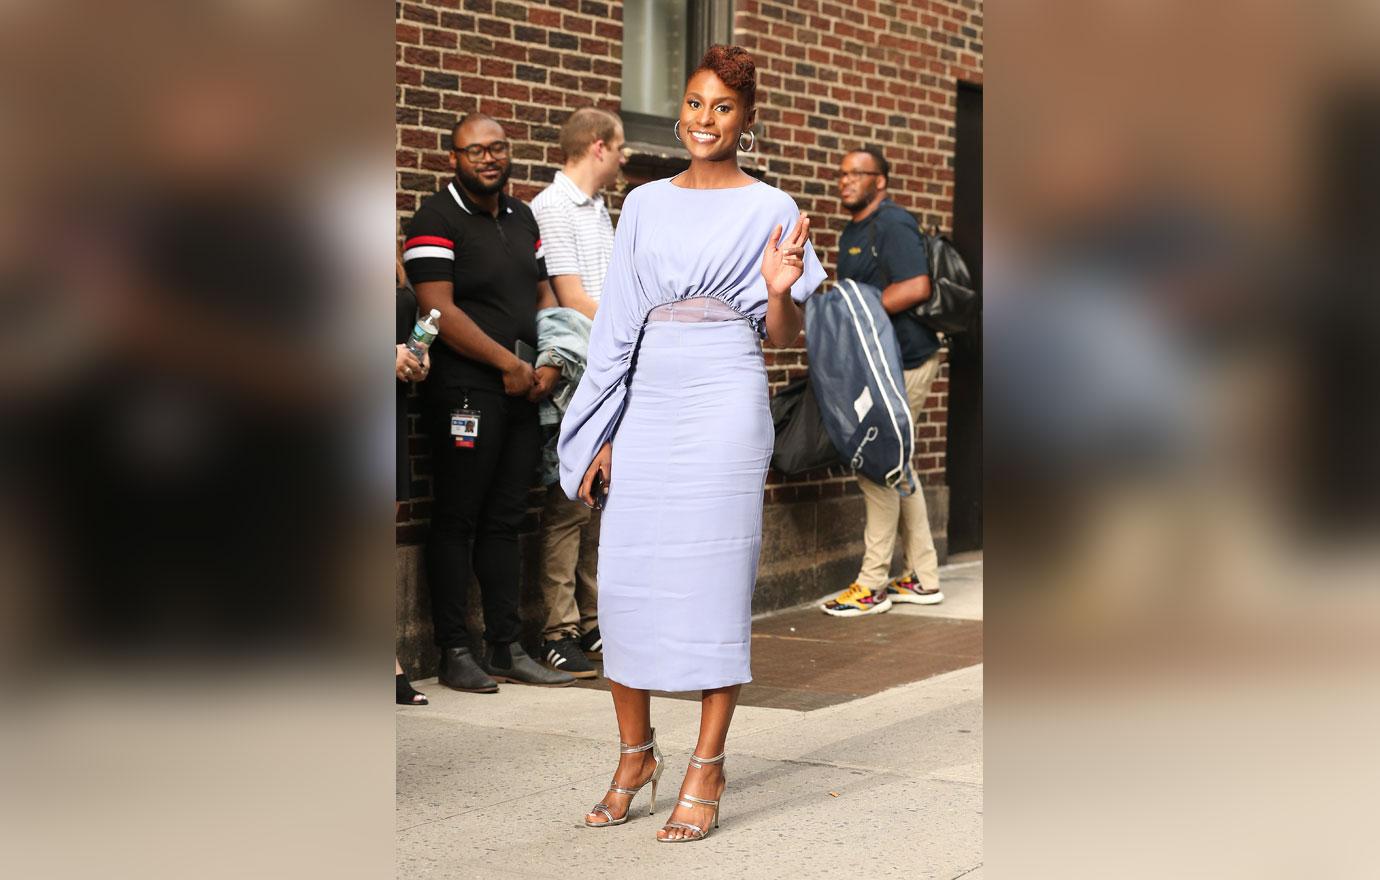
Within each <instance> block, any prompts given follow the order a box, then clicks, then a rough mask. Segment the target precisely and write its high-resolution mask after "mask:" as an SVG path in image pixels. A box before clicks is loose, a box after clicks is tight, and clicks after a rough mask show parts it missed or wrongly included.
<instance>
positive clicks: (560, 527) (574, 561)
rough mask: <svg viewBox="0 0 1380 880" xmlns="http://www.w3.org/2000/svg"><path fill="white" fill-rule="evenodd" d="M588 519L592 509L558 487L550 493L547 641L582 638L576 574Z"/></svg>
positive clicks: (544, 558) (545, 527)
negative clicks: (581, 542)
mask: <svg viewBox="0 0 1380 880" xmlns="http://www.w3.org/2000/svg"><path fill="white" fill-rule="evenodd" d="M589 518H590V509H589V508H588V507H585V505H584V504H583V503H582V502H579V501H571V500H570V499H569V498H567V497H565V490H564V489H562V488H561V487H560V486H559V485H556V486H552V487H551V488H550V490H548V491H547V494H546V504H545V505H544V506H543V508H542V514H541V563H542V564H541V592H542V598H543V599H544V600H545V601H546V609H547V610H546V627H545V629H544V630H543V632H542V638H543V639H544V640H546V641H555V640H557V639H560V638H563V637H565V638H576V637H578V636H579V635H580V610H579V607H578V606H577V599H576V590H577V577H578V574H577V572H578V568H579V565H580V537H581V535H580V533H581V530H582V528H583V527H584V525H585V523H587V522H589Z"/></svg>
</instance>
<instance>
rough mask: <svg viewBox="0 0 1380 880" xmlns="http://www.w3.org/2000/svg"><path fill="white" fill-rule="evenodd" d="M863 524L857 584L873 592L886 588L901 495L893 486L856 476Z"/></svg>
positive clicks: (894, 542) (898, 518)
mask: <svg viewBox="0 0 1380 880" xmlns="http://www.w3.org/2000/svg"><path fill="white" fill-rule="evenodd" d="M858 488H860V489H862V495H863V509H864V511H865V512H866V517H867V520H866V524H865V525H864V526H863V558H862V565H861V566H860V567H859V569H858V581H857V582H858V583H859V584H861V585H863V586H864V587H866V588H867V589H869V590H871V591H873V592H874V593H875V592H877V591H879V590H882V589H884V588H885V587H886V582H887V579H888V578H889V577H890V573H891V555H892V553H893V552H894V551H895V549H896V524H897V522H898V521H899V520H900V516H901V496H900V494H899V493H897V491H896V490H895V489H889V488H887V487H886V486H883V485H881V484H880V483H874V482H872V481H871V480H869V479H868V478H867V477H864V476H862V475H859V476H858Z"/></svg>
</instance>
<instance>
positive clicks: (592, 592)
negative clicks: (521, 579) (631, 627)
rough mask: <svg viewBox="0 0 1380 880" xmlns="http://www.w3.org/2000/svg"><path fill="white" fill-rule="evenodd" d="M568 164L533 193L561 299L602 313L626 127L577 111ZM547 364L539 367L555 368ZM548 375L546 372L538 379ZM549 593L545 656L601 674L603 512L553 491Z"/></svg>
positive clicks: (575, 670) (568, 125) (565, 133)
mask: <svg viewBox="0 0 1380 880" xmlns="http://www.w3.org/2000/svg"><path fill="white" fill-rule="evenodd" d="M561 149H562V150H563V151H564V152H565V167H564V168H562V169H561V170H560V171H557V172H556V178H555V180H554V181H552V183H551V185H550V186H548V187H547V188H546V189H545V190H543V191H542V192H541V193H540V194H539V195H538V196H537V197H536V198H535V199H533V200H532V212H533V213H534V214H535V215H536V218H537V224H538V225H539V226H540V228H541V240H542V250H543V252H544V253H545V254H546V271H547V273H548V274H549V275H550V276H551V286H552V287H554V288H555V291H556V298H557V299H558V300H560V304H561V305H562V306H565V307H567V308H572V309H575V310H576V311H579V312H580V313H582V314H583V315H585V316H586V317H588V318H593V317H594V312H595V310H596V309H597V308H598V305H599V294H600V292H601V291H602V290H603V287H604V274H605V272H607V271H608V266H609V260H610V259H612V257H613V222H612V221H611V220H610V219H609V212H608V208H606V207H605V205H604V199H603V197H602V196H601V195H600V194H599V193H600V190H603V189H606V188H608V187H611V186H613V185H614V183H615V182H617V180H618V170H619V168H621V167H622V166H623V164H624V162H626V161H627V160H626V158H625V157H624V156H623V126H622V124H621V123H620V122H619V121H618V117H616V116H614V115H613V114H612V113H609V112H607V111H604V110H599V109H597V108H594V107H585V108H583V109H580V110H576V111H575V112H574V113H572V114H571V115H570V118H569V119H567V120H566V122H565V125H564V126H563V127H562V129H561ZM554 369H555V368H554V367H542V368H540V369H539V370H538V372H539V373H540V372H541V371H542V370H552V371H554ZM543 378H549V377H541V376H538V380H539V381H541V380H542V379H543ZM541 547H542V576H541V577H542V593H543V594H544V597H545V599H546V607H547V611H548V613H547V620H546V628H545V632H544V635H543V638H544V640H545V643H544V644H543V645H542V651H541V653H542V659H543V660H544V661H545V662H546V664H547V665H548V666H550V667H552V668H553V669H559V670H560V671H562V672H568V673H570V674H571V675H573V676H575V677H576V678H594V677H596V676H597V675H598V672H597V671H596V670H595V668H594V666H593V665H591V664H590V662H589V657H590V656H595V657H597V656H600V654H601V650H600V649H601V648H602V644H601V641H600V636H599V618H598V612H597V608H596V604H597V600H598V585H597V582H596V580H595V570H596V560H595V555H596V551H597V548H598V519H597V517H596V516H595V515H594V513H593V511H591V510H590V509H589V508H587V507H585V505H584V504H583V503H582V502H579V501H571V500H570V499H569V498H567V497H565V493H564V492H563V491H561V487H560V485H559V484H557V485H553V486H551V487H550V489H549V490H548V494H547V498H546V507H545V509H544V510H543V511H542V539H541Z"/></svg>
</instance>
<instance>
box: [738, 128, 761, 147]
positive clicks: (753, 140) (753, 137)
mask: <svg viewBox="0 0 1380 880" xmlns="http://www.w3.org/2000/svg"><path fill="white" fill-rule="evenodd" d="M743 134H746V135H747V139H748V144H747V146H746V147H745V146H743V135H741V134H740V135H738V149H740V150H742V151H743V152H744V153H751V152H752V148H753V147H755V146H757V132H755V131H753V130H752V129H750V128H749V129H748V130H747V131H745V132H743Z"/></svg>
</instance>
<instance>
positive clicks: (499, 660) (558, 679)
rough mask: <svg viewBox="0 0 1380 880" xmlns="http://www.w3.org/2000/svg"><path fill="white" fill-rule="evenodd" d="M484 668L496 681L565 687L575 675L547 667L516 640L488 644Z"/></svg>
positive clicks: (572, 680) (571, 681)
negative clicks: (529, 654) (531, 655)
mask: <svg viewBox="0 0 1380 880" xmlns="http://www.w3.org/2000/svg"><path fill="white" fill-rule="evenodd" d="M484 669H485V670H486V671H487V672H488V673H489V674H490V675H492V676H493V677H494V678H495V679H497V680H498V681H507V682H512V683H514V684H535V685H541V686H542V687H566V686H567V685H572V684H574V683H575V677H574V676H572V675H570V674H569V673H566V672H560V671H558V670H555V669H547V668H546V667H545V666H542V665H541V664H540V663H538V662H537V661H535V660H533V659H532V658H531V657H529V656H527V652H526V651H524V650H523V649H522V645H521V644H520V643H518V642H509V643H507V644H499V645H490V646H489V656H488V659H487V661H486V662H485V663H484Z"/></svg>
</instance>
